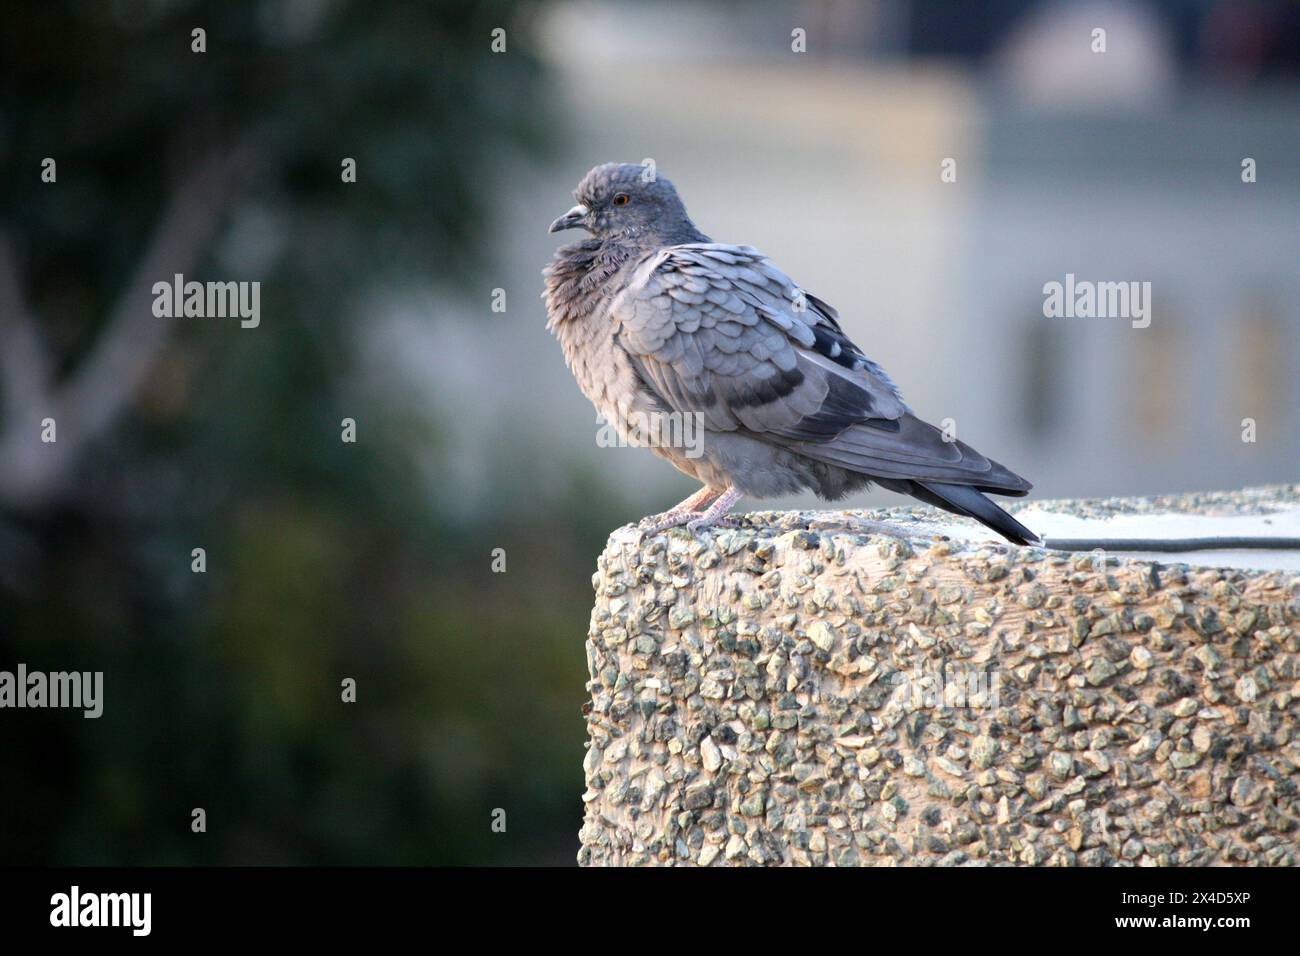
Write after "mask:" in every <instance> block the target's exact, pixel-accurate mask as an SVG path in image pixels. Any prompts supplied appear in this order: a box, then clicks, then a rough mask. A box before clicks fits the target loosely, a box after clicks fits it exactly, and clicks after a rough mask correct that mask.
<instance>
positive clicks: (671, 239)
mask: <svg viewBox="0 0 1300 956" xmlns="http://www.w3.org/2000/svg"><path fill="white" fill-rule="evenodd" d="M573 198H574V199H576V200H578V205H576V206H574V207H573V208H572V209H570V210H569V211H568V212H566V213H565V214H564V215H563V216H561V217H560V218H559V219H557V220H555V222H553V223H551V230H550V231H551V232H560V231H561V230H563V229H578V228H581V229H586V230H587V231H588V232H590V233H591V234H592V235H593V236H595V237H596V238H598V239H625V240H628V241H629V242H633V243H636V244H637V245H644V246H649V247H655V246H661V245H664V246H666V245H673V244H675V243H680V242H698V241H700V240H702V239H703V238H704V236H702V235H701V234H700V232H699V230H697V229H696V228H695V224H694V223H692V222H691V220H690V217H689V216H687V215H686V207H685V206H684V205H682V201H681V199H680V198H678V196H677V190H676V189H674V188H673V184H672V183H670V182H669V181H668V180H666V179H664V178H663V177H662V176H659V175H657V174H656V172H655V167H654V166H653V165H651V164H649V163H647V164H641V163H605V164H604V165H603V166H597V167H596V168H595V169H593V170H592V171H591V172H589V173H587V175H586V176H583V177H582V182H580V183H578V188H577V189H575V190H574V191H573Z"/></svg>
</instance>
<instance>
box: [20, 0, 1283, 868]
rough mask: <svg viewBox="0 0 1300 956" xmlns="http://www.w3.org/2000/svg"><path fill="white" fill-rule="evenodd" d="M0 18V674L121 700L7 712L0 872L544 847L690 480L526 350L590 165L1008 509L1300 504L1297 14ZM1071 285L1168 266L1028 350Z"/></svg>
mask: <svg viewBox="0 0 1300 956" xmlns="http://www.w3.org/2000/svg"><path fill="white" fill-rule="evenodd" d="M5 19H6V22H5V27H4V30H3V32H0V170H3V177H2V178H0V669H5V670H12V669H13V668H14V667H15V666H16V664H17V663H18V662H23V663H26V664H27V666H28V667H29V668H30V669H33V670H36V669H39V670H45V671H57V670H81V671H87V670H102V671H104V672H105V704H104V708H105V709H104V716H103V717H102V718H100V719H98V720H85V719H82V718H81V716H80V715H79V713H77V712H75V711H32V710H23V711H16V710H3V711H0V773H2V774H3V779H4V786H3V787H0V862H7V863H14V862H42V863H65V864H75V863H339V864H364V863H398V864H403V863H411V864H425V863H460V864H465V863H485V864H488V863H541V864H552V863H558V864H566V863H569V862H571V861H572V860H573V857H574V854H575V852H576V848H577V840H576V832H577V828H578V825H579V822H580V818H581V803H580V795H581V789H582V773H581V766H580V765H581V760H582V756H583V751H582V739H583V731H582V728H583V723H582V719H581V716H580V711H579V708H580V707H581V705H582V703H583V702H584V701H585V700H586V699H587V695H586V692H585V690H584V687H583V684H584V681H585V662H584V654H583V636H584V633H585V630H586V624H587V614H588V609H589V607H590V574H591V571H592V570H593V569H594V561H595V556H596V554H597V553H598V551H599V550H600V548H601V546H602V544H603V542H604V539H605V536H606V535H607V533H608V532H609V531H610V530H611V529H612V528H614V527H616V526H618V525H620V524H622V523H625V522H627V521H629V520H633V519H636V518H639V517H640V516H641V515H643V514H646V513H650V512H654V511H659V510H662V509H663V508H665V507H667V506H668V505H670V504H672V503H673V502H675V501H677V500H678V499H679V498H682V497H684V496H685V495H686V494H687V493H689V492H690V491H691V490H693V488H692V486H691V484H690V482H689V481H687V480H686V479H685V478H683V477H681V476H679V475H677V474H676V473H675V472H673V471H672V470H671V469H670V468H669V467H668V466H667V465H665V464H663V463H661V462H660V461H658V459H655V458H654V457H653V456H651V455H649V454H648V453H646V452H644V451H638V450H636V449H609V448H600V447H598V446H597V441H596V438H597V433H598V423H597V421H596V419H595V414H594V411H593V410H592V409H591V408H590V406H589V405H588V404H587V403H586V401H585V399H583V398H582V396H581V395H580V394H579V393H578V391H577V388H576V386H575V385H574V384H573V383H572V381H571V379H570V377H569V374H568V372H567V370H566V369H565V368H564V366H563V362H562V359H561V357H560V353H559V350H558V347H556V346H555V344H554V343H553V342H552V341H551V339H550V338H549V336H548V335H547V334H546V332H545V330H544V328H543V326H544V322H545V316H544V313H543V309H542V305H541V302H540V300H539V298H538V294H539V292H540V288H541V280H540V277H539V275H538V273H539V270H540V269H541V267H542V266H543V265H544V264H545V263H546V261H547V260H548V259H549V257H550V255H551V252H552V251H553V249H554V248H555V247H556V245H557V244H558V243H559V242H560V241H562V239H561V238H560V237H554V236H549V235H547V233H546V226H547V224H548V223H549V222H550V220H551V219H552V218H553V217H555V216H556V215H558V214H559V213H561V212H563V211H564V210H565V209H567V208H568V206H569V205H571V202H572V200H571V198H570V196H569V191H570V190H571V189H572V187H573V186H574V185H575V184H576V182H577V181H578V179H579V178H580V177H581V175H582V174H583V173H584V172H585V171H586V170H587V169H588V168H589V167H590V166H592V165H594V164H596V163H598V162H604V161H608V160H618V161H631V162H639V161H641V160H644V159H647V158H650V159H653V160H654V161H655V162H656V164H657V167H658V169H659V171H660V172H661V173H662V174H663V175H666V176H668V177H669V178H671V179H673V180H674V182H675V183H676V184H677V186H678V188H679V189H680V190H681V192H682V194H683V196H684V198H685V199H686V201H687V203H688V205H689V207H690V209H691V212H692V214H693V216H694V218H695V219H696V222H697V223H698V225H699V226H700V227H701V228H702V229H703V230H704V231H705V232H706V233H709V234H710V235H712V236H713V237H715V238H716V239H718V240H721V241H734V242H745V243H749V244H752V245H756V246H758V247H759V248H761V249H763V250H764V251H765V252H767V253H768V254H769V255H771V256H772V257H773V259H775V260H776V262H777V263H778V264H779V265H780V266H781V267H782V268H783V269H784V270H785V271H786V272H788V273H789V274H790V275H792V276H793V277H794V278H795V279H796V281H798V282H799V283H800V284H801V285H803V286H805V287H806V288H808V289H809V290H810V291H812V292H814V293H815V294H816V295H818V296H820V297H822V298H824V299H826V300H827V301H829V302H831V303H832V304H834V305H835V306H836V307H837V308H838V309H839V310H840V312H841V315H842V316H843V324H844V326H845V328H846V330H847V331H848V332H849V333H850V334H851V335H852V336H853V337H854V338H855V339H856V340H857V341H858V343H859V344H860V345H861V346H862V347H863V348H864V349H865V350H866V351H867V353H868V354H869V355H871V356H872V357H873V358H875V359H877V360H878V361H880V362H881V363H882V364H884V366H885V367H886V368H887V369H888V370H889V371H890V372H891V373H892V374H893V375H894V377H895V378H896V379H897V380H898V381H899V382H900V384H901V385H902V387H903V389H904V393H905V395H906V396H907V398H908V400H909V402H910V404H911V405H912V406H913V407H914V408H915V409H916V410H917V411H918V413H920V414H922V415H923V416H925V417H927V418H929V419H930V420H932V421H938V420H940V419H943V418H946V417H951V418H953V419H954V420H955V421H956V423H957V430H958V434H959V435H960V437H962V438H963V439H964V440H967V441H970V442H971V443H973V444H975V445H976V446H977V447H979V448H981V449H984V450H986V451H988V452H989V453H990V454H992V455H994V456H995V457H997V458H999V459H1000V460H1002V461H1004V462H1006V463H1007V464H1008V465H1010V466H1011V467H1013V468H1015V469H1017V470H1018V471H1020V472H1022V473H1024V474H1026V475H1027V476H1029V477H1030V478H1031V479H1032V480H1034V481H1035V483H1036V488H1035V492H1034V495H1035V496H1036V497H1063V496H1096V495H1112V494H1150V493H1158V492H1166V491H1184V490H1194V489H1208V488H1224V487H1238V486H1242V485H1246V484H1258V483H1265V482H1283V481H1294V480H1296V478H1297V473H1298V472H1300V467H1298V466H1300V451H1298V449H1300V415H1297V409H1300V305H1298V304H1297V303H1300V288H1298V286H1300V273H1297V270H1296V268H1295V262H1296V253H1297V235H1298V234H1297V223H1298V222H1300V215H1298V214H1300V190H1298V189H1297V186H1296V184H1297V174H1298V173H1300V150H1297V145H1300V143H1298V142H1297V130H1300V85H1298V84H1297V73H1298V70H1300V7H1297V6H1296V5H1295V4H1292V3H1286V2H1273V3H1268V2H1250V0H1201V2H1197V0H1165V2H1155V0H1147V2H1139V0H1133V2H1119V0H1115V2H1074V3H1055V2H1034V0H1003V2H990V3H983V4H970V3H959V2H938V0H879V2H858V3H849V2H825V0H823V2H806V3H778V2H770V3H767V2H759V3H743V4H742V3H728V2H691V3H685V2H682V3H620V2H576V3H558V4H534V3H515V2H497V3H469V2H464V3H453V2H446V3H416V2H409V3H407V2H390V3H375V2H371V3H364V2H361V0H264V2H253V3H245V4H229V3H217V2H200V0H193V2H185V0H114V2H108V3H103V4H83V3H76V2H71V0H66V2H57V0H44V2H42V3H40V4H36V3H32V4H28V5H26V6H23V7H19V8H15V9H14V10H11V11H8V12H7V15H6V18H5ZM196 27H202V28H204V29H205V30H206V43H207V52H205V53H202V54H199V53H193V52H191V43H192V38H191V31H192V30H193V29H195V28H196ZM1097 27H1100V28H1103V29H1105V30H1106V43H1107V51H1106V53H1104V54H1095V53H1093V52H1092V50H1091V45H1092V31H1093V29H1094V28H1097ZM498 28H501V29H504V30H505V42H506V49H505V51H504V52H493V50H492V42H493V31H494V30H496V29H498ZM796 28H800V29H802V30H804V31H806V52H803V53H795V52H792V50H791V43H792V38H791V31H792V30H794V29H796ZM46 157H52V158H54V159H55V160H56V161H57V181H56V182H54V183H44V182H42V181H41V178H40V176H41V163H42V161H43V160H44V159H45V158H46ZM345 157H353V158H355V159H356V161H357V182H356V183H355V184H345V183H343V182H341V180H340V170H341V167H340V163H341V162H342V160H343V159H344V158H345ZM1246 157H1250V158H1252V159H1254V160H1255V162H1256V166H1257V170H1258V173H1257V176H1258V181H1257V182H1255V183H1253V184H1245V183H1243V182H1242V178H1241V164H1242V161H1243V159H1244V158H1246ZM948 158H952V159H954V160H955V161H956V174H957V178H956V182H955V183H944V182H942V181H941V179H940V168H941V166H940V164H941V163H942V162H943V161H944V160H945V159H948ZM175 272H182V273H184V274H185V275H186V278H187V279H198V280H201V281H204V280H219V281H232V280H234V281H239V280H244V281H250V280H258V281H260V282H261V283H262V293H261V295H262V298H261V307H262V322H261V325H260V327H259V328H256V329H241V328H240V327H239V324H238V321H237V320H229V319H226V320H221V319H191V320H188V321H187V320H181V321H178V322H175V323H170V322H167V321H166V320H163V319H158V318H155V317H154V316H153V315H152V313H151V305H152V295H151V293H150V292H149V289H150V287H151V286H152V283H153V282H155V281H158V280H160V279H161V280H167V279H170V277H171V276H172V274H174V273H175ZM1067 273H1074V274H1075V275H1076V276H1077V277H1078V278H1079V279H1089V280H1096V281H1124V280H1135V281H1150V282H1151V283H1152V295H1153V301H1154V309H1153V321H1152V324H1151V327H1150V328H1148V329H1140V330H1139V329H1133V328H1131V327H1130V325H1129V323H1128V321H1126V320H1123V319H1054V320H1053V319H1045V318H1044V317H1043V314H1042V308H1043V292H1042V288H1043V284H1044V283H1046V282H1050V281H1064V279H1065V275H1066V274H1067ZM496 289H501V290H504V292H505V296H506V309H505V311H504V312H494V311H493V310H492V308H491V306H492V302H493V295H494V292H493V290H496ZM46 417H53V418H55V419H56V421H57V423H58V425H57V427H58V441H57V442H56V443H55V444H54V445H49V444H44V443H42V442H41V441H40V434H41V425H40V423H41V420H42V419H43V418H46ZM344 418H353V419H355V420H356V422H357V436H358V441H357V442H356V443H355V444H347V443H343V442H342V441H341V440H340V431H341V428H340V423H341V421H342V420H343V419H344ZM1244 418H1252V419H1254V420H1255V422H1256V423H1257V435H1258V440H1257V441H1256V442H1254V443H1243V442H1242V441H1241V430H1242V424H1241V423H1242V419H1244ZM809 503H810V502H809V501H804V500H801V499H790V500H786V501H773V502H771V503H764V504H761V505H752V503H751V506H753V507H762V508H766V507H773V508H779V507H789V506H794V505H797V504H809ZM887 503H901V502H899V501H898V500H897V499H892V498H890V496H888V495H879V496H877V495H863V496H859V497H857V498H855V499H853V500H852V501H851V502H850V505H852V506H875V505H883V504H887ZM196 547H202V548H204V549H205V551H206V554H207V571H206V572H205V573H203V574H195V573H193V572H192V571H191V551H192V549H194V548H196ZM497 548H501V549H504V551H505V555H506V571H505V573H494V572H493V570H492V558H493V550H494V549H497ZM347 677H351V678H355V679H356V681H357V685H358V692H357V693H358V699H357V702H356V703H354V704H345V703H342V702H341V701H340V682H341V681H342V680H343V679H344V678H347ZM195 807H203V808H204V809H205V810H206V812H207V815H208V832H207V833H204V834H193V833H191V831H190V812H191V810H192V809H193V808H195ZM496 808H501V809H503V810H505V812H506V819H507V829H506V832H505V833H493V832H492V829H491V822H492V813H493V810H494V809H496Z"/></svg>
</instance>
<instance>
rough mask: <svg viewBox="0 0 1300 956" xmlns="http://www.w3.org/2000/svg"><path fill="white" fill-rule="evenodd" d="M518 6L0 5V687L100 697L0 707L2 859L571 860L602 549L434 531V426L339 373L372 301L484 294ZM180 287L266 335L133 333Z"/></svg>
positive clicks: (535, 89) (529, 65)
mask: <svg viewBox="0 0 1300 956" xmlns="http://www.w3.org/2000/svg"><path fill="white" fill-rule="evenodd" d="M534 14H535V10H534V8H533V6H532V5H529V4H524V3H518V2H514V0H504V2H488V3H480V2H470V0H463V2H430V3H418V2H385V3H374V2H364V0H266V2H260V3H248V4H230V3H224V2H218V0H210V2H207V0H195V2H181V0H176V2H167V0H118V2H114V3H106V4H87V3H80V2H75V0H47V2H45V3H42V4H29V5H25V6H24V7H23V8H21V9H16V10H11V11H8V12H7V13H6V18H5V28H4V30H3V31H2V32H0V168H3V169H4V170H5V175H4V176H3V177H0V342H2V343H3V345H2V346H0V668H3V667H8V666H11V665H12V664H13V663H14V662H17V661H24V662H26V663H28V665H29V666H30V667H33V668H40V669H45V670H64V669H76V670H102V671H104V672H105V698H106V701H105V712H104V716H103V717H102V718H100V719H99V720H83V719H81V718H80V716H79V715H76V716H75V719H74V716H73V715H71V714H69V713H67V712H47V711H23V712H15V711H10V712H7V713H4V714H2V715H0V721H3V724H4V731H3V738H4V741H5V745H4V748H3V751H0V760H2V761H3V772H4V774H5V777H6V781H7V783H6V786H5V787H3V788H0V819H3V820H4V821H6V826H5V827H4V828H3V829H0V862H37V863H110V862H111V863H263V862H276V863H436V862H442V863H467V862H492V861H498V860H531V861H534V862H538V861H553V860H564V859H571V858H572V850H573V847H574V844H575V842H576V841H575V838H574V834H575V833H576V829H577V825H578V820H579V816H580V808H579V806H578V802H577V799H576V797H577V788H578V787H580V784H581V780H580V777H581V773H580V769H579V765H580V760H581V723H580V720H579V719H578V716H577V710H576V703H575V695H574V689H575V688H576V687H580V686H581V681H582V679H583V673H584V671H583V663H582V656H581V654H582V652H581V641H580V631H578V632H576V633H575V628H574V624H575V622H576V623H578V625H579V627H580V626H581V622H582V621H583V619H584V618H585V614H586V608H587V606H588V605H589V593H588V592H587V590H586V579H587V575H588V574H589V571H590V563H589V562H590V558H589V555H590V554H592V553H593V551H594V549H595V548H596V547H597V546H598V542H599V541H600V538H601V537H602V535H601V532H600V530H599V529H600V526H601V522H599V521H598V520H596V519H593V520H592V521H590V522H589V523H588V524H587V525H584V526H583V527H581V528H578V529H574V530H571V531H566V532H563V533H561V534H558V535H557V534H555V533H554V532H553V529H551V528H549V527H542V526H535V527H519V526H515V525H510V524H508V523H505V522H504V521H503V522H502V523H499V524H496V525H494V526H492V527H483V526H468V527H467V526H465V525H464V524H453V523H451V522H450V521H448V520H447V519H446V518H445V517H444V515H443V513H442V511H441V510H440V509H439V507H438V502H437V501H436V500H433V501H430V489H429V488H428V486H427V481H426V479H425V478H424V475H425V474H426V472H424V471H423V470H422V468H421V464H420V459H421V457H422V456H424V457H426V458H427V456H429V455H436V454H437V450H438V434H437V417H436V414H430V413H429V411H428V410H425V409H413V408H401V407H393V404H392V403H391V402H389V403H381V402H378V401H376V400H374V399H372V398H369V397H368V396H367V393H366V391H365V390H364V389H358V388H356V387H355V382H354V376H355V363H354V360H353V353H354V352H355V351H356V348H355V345H356V341H357V338H358V336H359V335H360V334H362V332H363V329H364V325H363V322H362V321H361V320H362V319H363V318H364V316H363V315H362V313H363V308H362V307H361V306H360V305H359V303H360V302H361V301H363V297H364V295H365V293H366V291H367V289H369V288H372V287H374V286H389V287H391V286H393V285H397V284H400V283H401V282H403V281H405V279H407V278H409V277H410V276H412V275H419V276H423V277H425V278H428V277H429V276H430V275H432V276H433V278H435V279H436V280H438V281H442V282H455V281H456V277H457V276H463V275H466V274H469V273H470V272H471V270H473V269H475V268H480V267H481V265H482V263H481V259H482V252H483V248H484V238H485V229H486V225H485V223H486V218H487V217H486V215H485V213H486V211H487V208H488V200H489V198H490V196H491V194H492V189H491V185H492V183H493V181H494V180H493V177H494V176H495V175H498V174H499V172H500V170H501V169H503V168H504V166H505V164H506V162H507V161H508V160H510V159H513V158H517V157H519V156H524V157H527V156H534V155H537V154H538V153H539V152H541V151H543V150H544V149H545V147H546V138H545V135H544V130H545V125H546V124H545V121H546V115H545V109H544V105H545V99H546V98H545V95H544V91H545V85H544V82H545V76H544V74H543V72H542V70H541V69H540V67H539V65H538V63H537V62H536V61H535V59H534V58H533V57H532V56H531V55H530V54H529V51H528V45H527V43H526V42H524V38H525V37H527V35H528V30H529V23H530V18H531V17H532V16H533V15H534ZM498 27H501V28H504V29H505V30H506V31H507V36H508V38H509V47H508V51H509V52H508V53H506V54H497V53H493V52H492V50H491V34H492V31H493V30H494V29H496V28H498ZM196 29H202V30H204V31H205V39H206V52H194V51H193V49H192V45H193V43H194V40H193V33H192V31H194V30H196ZM46 157H49V158H52V159H54V160H55V162H56V164H57V166H56V170H57V181H56V182H53V183H47V182H42V179H41V174H42V164H43V160H44V159H45V158H46ZM346 158H352V159H355V161H356V167H357V182H356V183H355V184H351V183H345V182H343V177H342V175H341V173H342V164H343V161H344V160H345V159H346ZM175 273H182V274H184V275H185V276H186V278H187V279H188V278H197V279H200V280H205V279H221V280H232V279H233V280H257V281H260V282H261V283H262V298H261V309H262V313H263V316H264V318H263V321H262V323H261V325H260V326H259V327H258V328H257V329H255V330H251V331H246V330H241V329H240V328H239V326H238V323H237V322H222V321H216V322H213V321H211V320H200V321H198V322H191V323H186V322H183V321H182V322H180V323H177V322H173V321H169V320H166V319H162V318H159V317H156V316H155V315H153V312H152V300H153V296H152V292H151V287H152V285H153V283H154V282H157V281H160V280H162V281H167V280H169V279H170V278H171V276H172V275H173V274H175ZM47 416H49V417H53V418H55V419H56V421H57V427H58V432H57V435H58V440H57V442H56V443H54V444H52V445H51V444H46V443H42V442H41V441H40V422H41V420H42V419H43V418H45V417H47ZM345 417H352V418H355V419H356V420H357V421H358V423H359V428H360V431H361V436H362V440H361V441H358V442H357V443H356V444H345V443H343V442H342V441H340V422H341V420H342V419H343V418H345ZM574 495H575V501H577V500H584V501H585V511H586V512H587V513H588V514H592V509H591V500H592V498H593V495H592V494H591V493H590V489H589V488H587V487H584V486H583V485H582V484H581V483H575V491H574ZM595 497H597V500H598V496H595ZM485 542H490V545H489V544H485ZM200 546H201V547H204V548H205V550H206V553H207V571H206V573H203V574H195V573H192V572H191V569H190V561H191V558H190V553H191V549H192V548H194V547H200ZM494 546H502V547H506V548H507V549H508V551H509V553H510V562H511V568H512V574H511V575H509V576H505V575H500V576H496V575H491V574H490V572H489V551H490V548H491V547H494ZM530 557H535V558H536V560H535V561H530V560H529V558H530ZM529 565H531V566H533V567H538V568H545V569H546V570H547V575H548V576H545V577H534V578H529V577H528V576H527V574H523V575H520V574H519V573H518V572H514V571H513V569H515V568H523V567H528V566H529ZM507 581H508V582H509V587H507ZM345 678H353V679H355V680H356V682H357V686H358V700H357V703H355V704H348V703H343V702H342V701H341V698H340V694H341V681H342V680H344V679H345ZM196 807H202V808H204V809H205V811H206V813H207V819H208V832H207V833H205V834H195V833H192V832H191V828H190V822H191V816H190V814H191V810H192V809H193V808H196ZM498 807H500V808H503V809H505V810H506V811H507V816H508V830H507V833H506V834H504V835H502V834H493V833H492V832H491V830H490V826H489V824H490V821H491V812H492V810H493V809H495V808H498Z"/></svg>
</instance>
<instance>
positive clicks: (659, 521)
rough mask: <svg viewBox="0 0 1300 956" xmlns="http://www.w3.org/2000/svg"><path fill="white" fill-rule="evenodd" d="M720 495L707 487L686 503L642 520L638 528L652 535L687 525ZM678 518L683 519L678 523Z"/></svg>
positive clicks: (680, 502) (681, 502) (680, 503)
mask: <svg viewBox="0 0 1300 956" xmlns="http://www.w3.org/2000/svg"><path fill="white" fill-rule="evenodd" d="M720 494H722V492H721V491H718V490H716V489H714V488H710V487H709V486H708V485H705V486H704V487H703V488H701V489H700V490H699V491H697V492H695V494H693V495H691V496H690V497H689V498H687V499H686V500H685V501H679V502H678V503H677V504H675V505H673V506H672V507H671V508H669V509H668V510H667V511H665V512H664V513H663V514H658V515H647V516H646V517H644V518H642V519H641V520H640V521H638V522H637V527H639V528H641V530H643V531H648V532H650V533H651V534H655V533H657V532H659V531H663V530H664V529H666V528H676V527H678V526H680V525H683V524H685V523H686V522H687V521H690V520H692V519H694V518H698V517H699V516H700V515H702V514H703V513H704V512H702V511H700V510H699V509H701V508H703V507H704V506H705V505H707V504H708V503H709V502H711V501H712V500H713V499H714V498H716V497H718V495H720ZM678 518H681V520H680V521H678V520H677V519H678Z"/></svg>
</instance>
